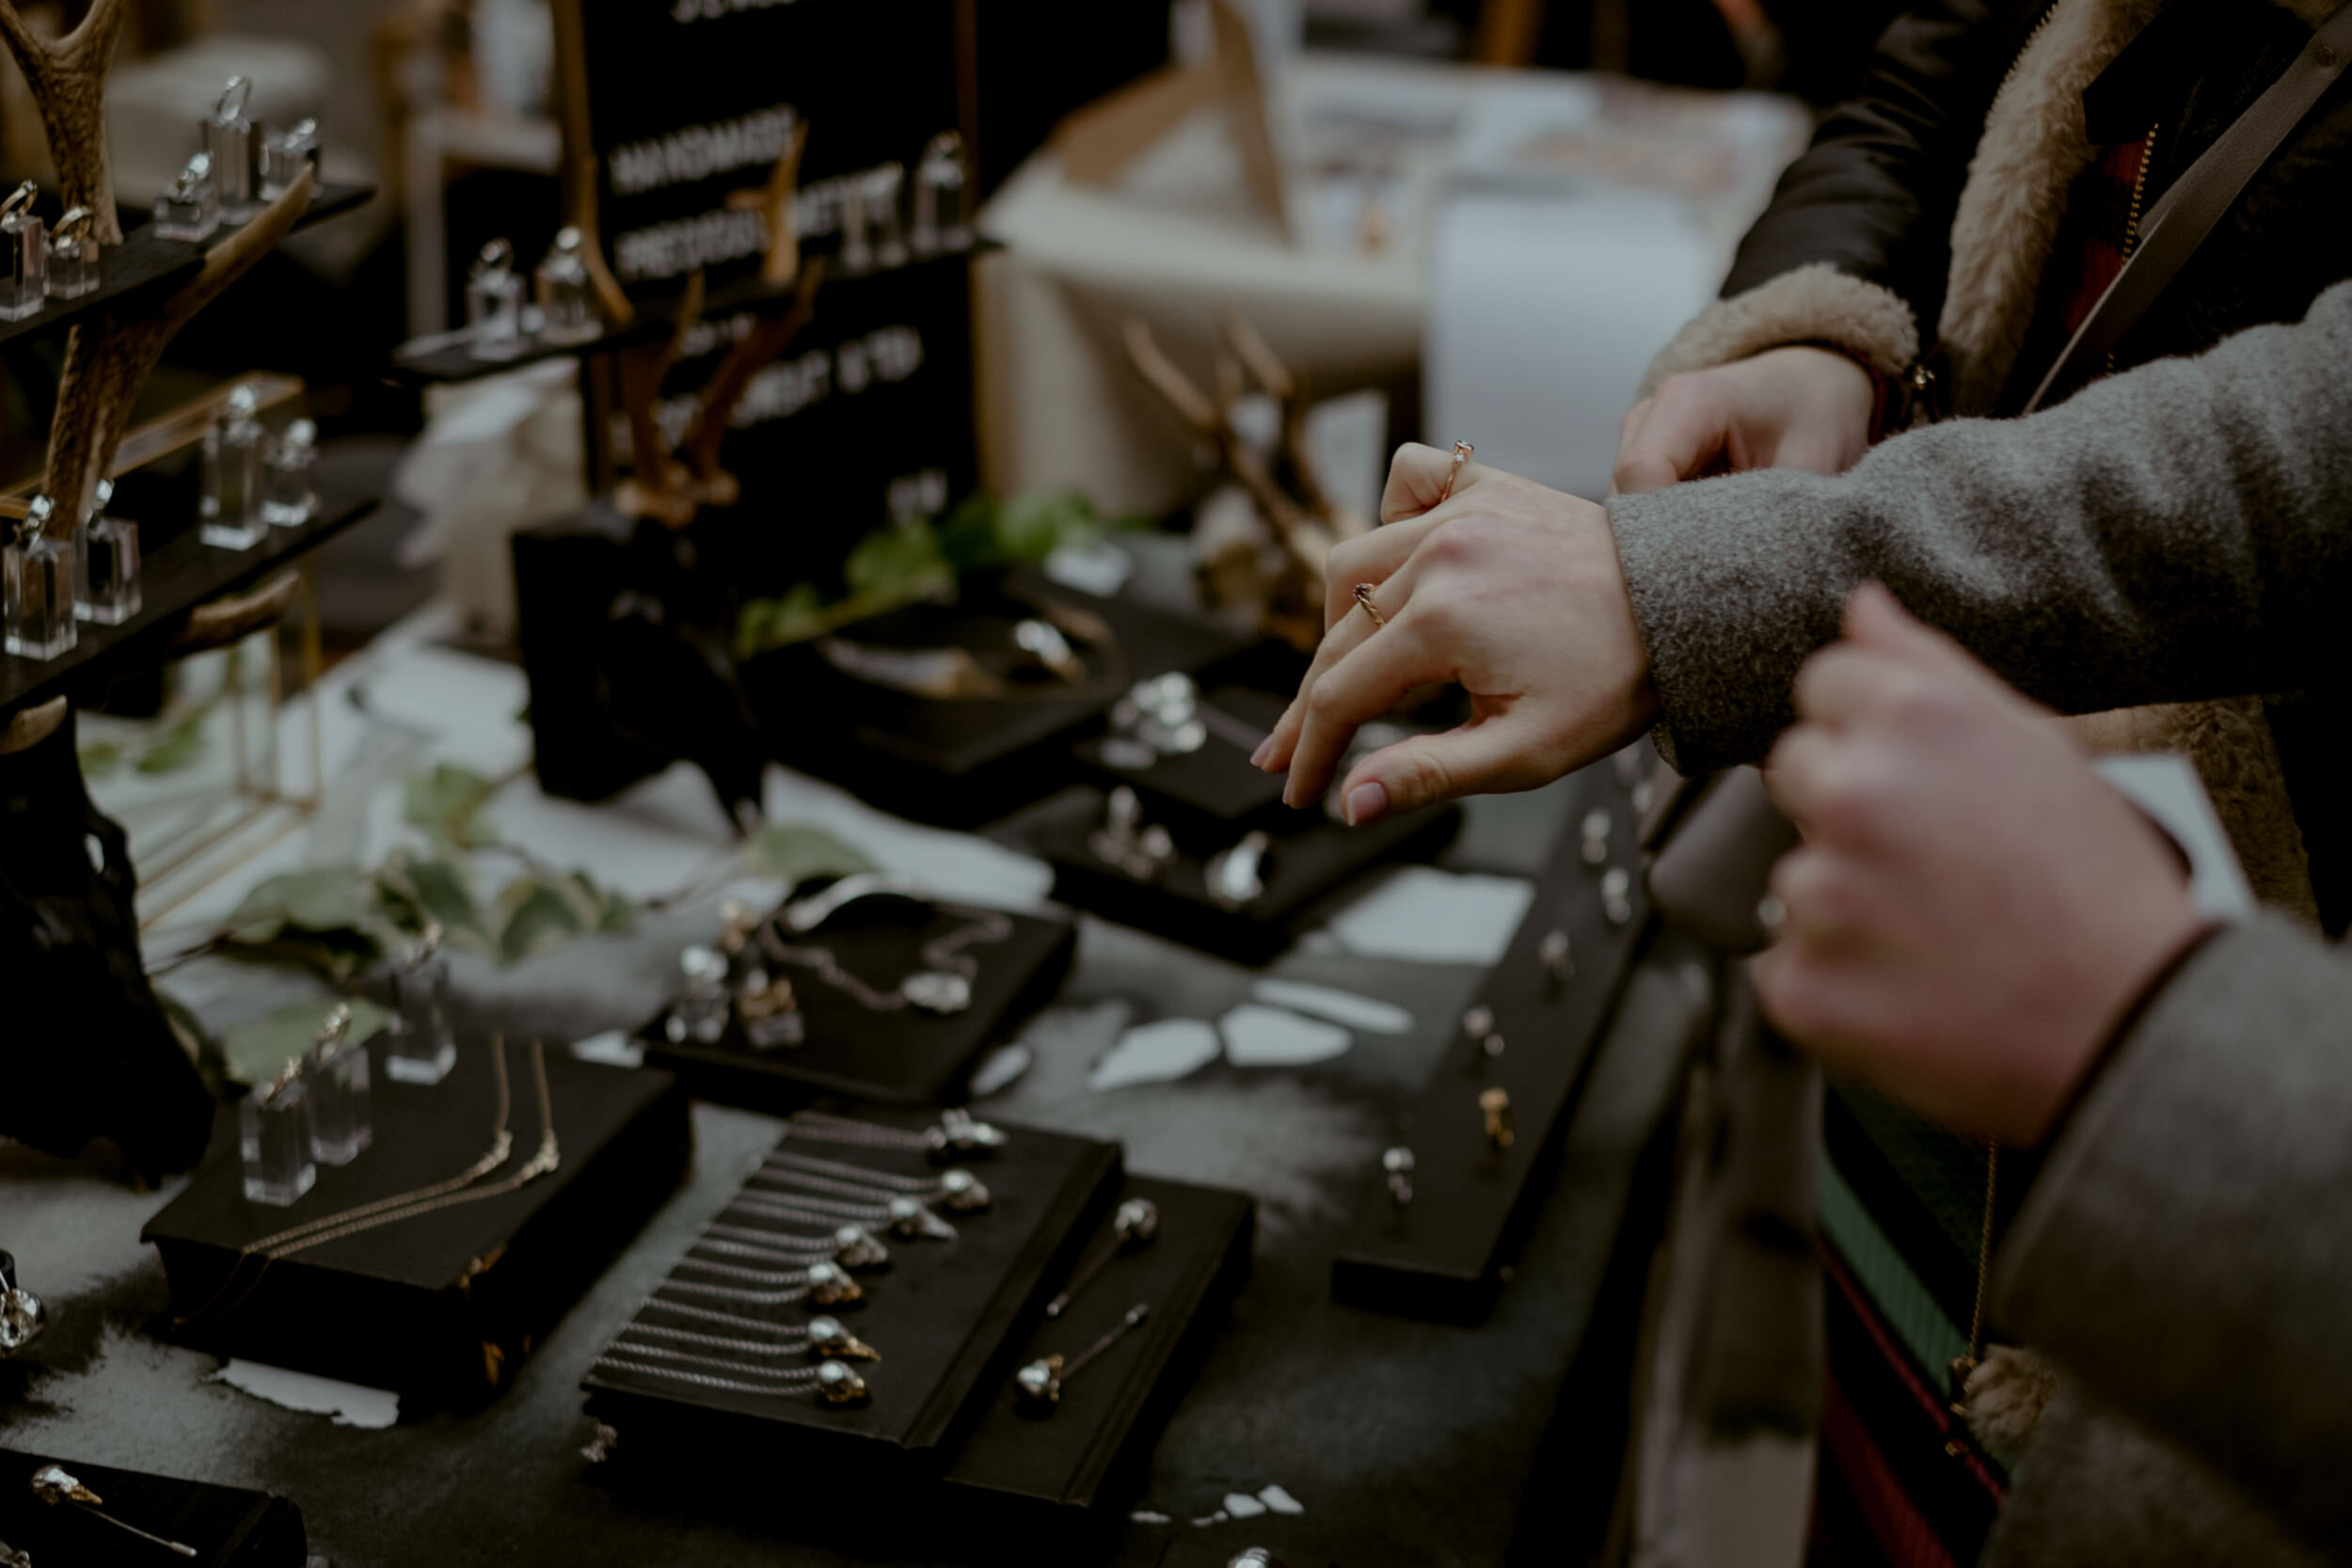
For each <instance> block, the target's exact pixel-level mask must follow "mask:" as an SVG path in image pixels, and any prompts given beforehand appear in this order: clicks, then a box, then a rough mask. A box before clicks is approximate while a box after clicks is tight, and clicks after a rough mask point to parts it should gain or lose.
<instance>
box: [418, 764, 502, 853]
mask: <svg viewBox="0 0 2352 1568" xmlns="http://www.w3.org/2000/svg"><path fill="white" fill-rule="evenodd" d="M496 788H497V786H496V785H495V784H492V783H491V782H490V781H489V780H488V779H485V778H484V777H483V776H482V775H481V774H479V773H477V772H475V771H474V770H473V769H472V768H460V767H458V766H457V765H456V764H454V763H449V762H444V763H440V764H437V765H436V766H435V768H434V769H433V771H432V772H430V773H420V774H418V775H417V776H416V777H415V778H413V779H410V780H409V781H408V792H407V800H406V801H405V805H404V807H403V810H402V815H403V816H405V817H406V818H407V820H408V821H409V823H410V824H411V825H413V826H415V827H418V828H421V829H422V830H424V832H426V833H427V834H428V835H430V836H431V837H432V838H433V840H434V841H435V842H436V843H438V844H448V845H453V846H455V847H458V848H464V849H471V848H479V847H481V846H483V845H485V844H495V843H497V842H498V834H497V833H496V832H493V831H492V830H491V829H490V828H489V827H488V826H486V825H485V824H484V823H483V822H481V821H479V820H478V814H479V813H480V812H481V810H482V808H483V806H484V805H485V804H486V803H487V802H488V801H489V799H490V796H491V793H492V792H493V791H494V790H495V789H496Z"/></svg>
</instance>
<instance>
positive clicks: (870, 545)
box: [841, 522, 955, 604]
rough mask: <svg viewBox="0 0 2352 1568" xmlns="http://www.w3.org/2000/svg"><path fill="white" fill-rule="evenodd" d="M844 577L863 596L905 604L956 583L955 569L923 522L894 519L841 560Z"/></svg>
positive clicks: (861, 541) (860, 541) (854, 592)
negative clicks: (889, 524)
mask: <svg viewBox="0 0 2352 1568" xmlns="http://www.w3.org/2000/svg"><path fill="white" fill-rule="evenodd" d="M841 576H842V580H843V581H845V582H847V583H848V584H849V585H850V594H852V595H853V596H855V597H858V598H862V599H876V600H881V601H883V602H885V603H889V604H903V603H905V602H907V601H908V600H910V599H916V598H920V597H922V596H923V595H924V594H936V593H939V592H941V591H942V590H943V589H946V588H949V587H952V586H954V583H955V569H954V568H953V567H951V566H949V565H948V564H947V562H946V558H945V557H944V556H942V555H941V554H940V553H939V536H938V535H937V534H935V533H933V532H932V531H931V528H930V524H929V523H924V522H904V523H894V524H892V525H891V526H890V527H888V528H883V529H877V530H875V531H873V532H872V533H869V534H867V535H866V537H865V538H863V539H861V540H859V541H858V542H857V546H856V547H855V548H854V549H852V550H850V557H849V559H848V560H847V561H845V562H842V564H841Z"/></svg>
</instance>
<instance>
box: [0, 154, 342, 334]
mask: <svg viewBox="0 0 2352 1568" xmlns="http://www.w3.org/2000/svg"><path fill="white" fill-rule="evenodd" d="M374 195H375V187H374V186H373V185H365V184H343V183H335V182H327V183H325V184H322V185H320V186H319V188H318V191H317V193H316V194H315V195H313V196H312V197H311V198H310V211H309V212H307V213H305V214H303V215H302V218H301V220H300V221H299V222H298V223H296V224H295V226H294V227H295V228H296V230H302V229H307V228H309V227H310V225H312V224H314V223H323V222H325V221H326V219H328V218H331V217H337V216H340V215H341V214H344V213H348V212H350V211H352V210H353V209H354V208H356V207H360V206H364V205H365V204H366V203H367V202H368V201H369V200H370V199H371V198H373V197H374ZM260 210H261V209H260V207H259V206H258V205H256V206H254V207H252V208H250V209H241V210H240V211H241V213H242V214H243V216H244V217H247V218H249V217H250V216H251V215H252V214H254V213H257V212H259V211H260ZM234 227H235V225H234V224H232V223H230V222H228V221H227V220H224V221H223V224H222V227H221V229H220V230H215V238H218V237H219V235H220V234H222V233H226V232H228V231H230V230H232V229H234ZM210 243H211V242H210V241H196V240H167V239H165V238H163V237H162V236H161V235H158V234H157V233H155V232H154V230H153V227H152V226H151V224H148V223H144V222H142V223H140V224H139V225H138V227H136V228H135V229H131V230H128V231H127V232H126V233H125V234H124V235H123V238H122V243H121V244H120V245H109V246H107V247H106V249H105V251H104V252H103V255H101V257H100V258H99V263H98V270H99V284H98V287H97V288H96V289H93V290H92V291H91V292H89V293H86V294H84V295H82V296H81V297H80V298H79V299H53V300H51V301H50V302H49V303H48V304H47V305H46V306H45V307H43V308H42V309H40V310H39V311H36V312H35V313H34V314H32V315H29V316H27V317H25V318H24V320H23V321H12V322H0V348H5V347H7V346H8V344H9V343H12V342H14V341H17V340H19V339H22V338H34V337H38V336H40V335H41V334H43V333H48V332H56V331H57V330H59V329H60V328H63V327H66V326H70V325H72V324H73V322H74V321H75V320H76V319H77V318H79V317H81V316H83V315H85V314H87V312H89V311H91V310H95V309H98V308H99V307H100V306H102V305H111V304H113V303H115V302H116V301H117V300H119V299H121V298H123V297H124V296H125V295H129V294H135V293H144V292H146V291H147V290H149V289H157V288H161V287H162V286H163V285H165V284H167V283H177V282H180V281H182V280H183V279H185V278H187V277H191V276H193V275H194V274H195V272H196V270H197V269H198V268H199V267H200V266H202V265H203V264H204V251H205V247H206V245H209V244H210Z"/></svg>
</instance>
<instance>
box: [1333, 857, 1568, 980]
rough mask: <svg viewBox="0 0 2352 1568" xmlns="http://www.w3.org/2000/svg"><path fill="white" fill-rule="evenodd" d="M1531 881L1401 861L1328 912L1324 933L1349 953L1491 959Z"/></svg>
mask: <svg viewBox="0 0 2352 1568" xmlns="http://www.w3.org/2000/svg"><path fill="white" fill-rule="evenodd" d="M1534 900H1535V884H1534V883H1533V882H1530V881H1527V880H1525V879H1521V878H1518V877H1488V876H1482V875H1472V874H1464V873H1460V872H1453V871H1439V870H1438V869H1437V868H1436V867H1434V866H1427V865H1407V866H1402V867H1399V868H1398V869H1397V870H1396V871H1394V872H1392V873H1391V875H1390V876H1389V878H1388V879H1387V880H1385V881H1383V882H1382V883H1381V884H1380V885H1379V886H1378V887H1376V888H1375V889H1374V890H1373V891H1372V892H1370V893H1368V894H1366V895H1364V896H1363V897H1361V898H1359V899H1358V900H1356V902H1355V903H1353V904H1351V905H1349V906H1348V907H1347V908H1346V909H1344V910H1343V911H1340V912H1339V914H1338V915H1337V916H1335V917H1334V918H1333V919H1332V921H1331V925H1330V931H1331V934H1332V935H1333V936H1335V937H1337V938H1338V939H1339V942H1340V945H1341V946H1342V947H1343V948H1345V949H1346V950H1347V951H1348V952H1351V953H1361V954H1365V955H1368V956H1370V957H1374V958H1413V959H1417V960H1419V961H1420V962H1422V963H1466V964H1498V963H1501V962H1502V955H1503V953H1504V952H1505V951H1507V950H1508V949H1509V947H1510V945H1511V938H1512V936H1513V935H1514V934H1515V933H1517V932H1518V928H1519V922H1520V921H1522V920H1524V919H1526V918H1527V908H1528V906H1529V905H1530V904H1532V903H1534Z"/></svg>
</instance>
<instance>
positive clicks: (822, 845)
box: [743, 822, 875, 887]
mask: <svg viewBox="0 0 2352 1568" xmlns="http://www.w3.org/2000/svg"><path fill="white" fill-rule="evenodd" d="M743 867H744V869H745V870H746V871H749V872H750V873H751V874H752V875H753V876H755V877H773V878H776V879H779V880H781V881H782V882H783V883H784V884H785V885H786V886H787V887H789V886H791V885H792V884H793V883H795V882H798V881H802V880H803V879H807V878H810V877H849V876H853V875H855V874H856V873H858V872H860V871H872V870H874V869H875V865H874V862H873V861H872V860H871V859H870V858H869V857H868V856H867V855H866V852H865V851H864V850H862V849H860V848H858V847H856V846H855V845H853V844H850V843H848V842H847V841H845V840H843V839H840V838H836V837H835V836H834V835H833V834H832V833H829V832H826V831H825V830H824V829H822V828H812V827H810V826H809V825H808V824H806V823H804V822H771V823H770V824H769V825H768V826H766V827H764V828H762V829H760V830H759V832H755V833H754V834H753V835H752V836H751V839H750V840H749V842H747V843H746V844H745V845H744V846H743Z"/></svg>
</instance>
